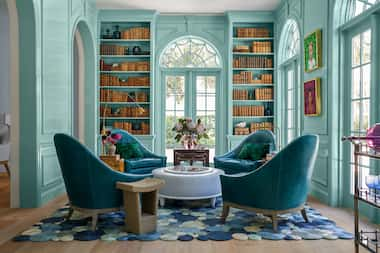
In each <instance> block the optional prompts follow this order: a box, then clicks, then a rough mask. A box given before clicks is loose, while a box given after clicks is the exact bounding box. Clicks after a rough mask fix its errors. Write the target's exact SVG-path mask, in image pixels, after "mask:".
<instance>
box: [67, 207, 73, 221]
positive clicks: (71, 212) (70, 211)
mask: <svg viewBox="0 0 380 253" xmlns="http://www.w3.org/2000/svg"><path fill="white" fill-rule="evenodd" d="M73 212H74V209H73V208H71V207H70V209H69V213H68V214H67V216H66V220H70V218H71V216H72V215H73Z"/></svg>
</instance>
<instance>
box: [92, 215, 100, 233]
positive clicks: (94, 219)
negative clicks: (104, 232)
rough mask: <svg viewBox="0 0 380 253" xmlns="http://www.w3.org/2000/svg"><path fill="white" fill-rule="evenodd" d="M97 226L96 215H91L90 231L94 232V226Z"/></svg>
mask: <svg viewBox="0 0 380 253" xmlns="http://www.w3.org/2000/svg"><path fill="white" fill-rule="evenodd" d="M97 224H98V214H97V213H94V214H93V215H92V225H91V229H92V231H95V230H96V225H97Z"/></svg>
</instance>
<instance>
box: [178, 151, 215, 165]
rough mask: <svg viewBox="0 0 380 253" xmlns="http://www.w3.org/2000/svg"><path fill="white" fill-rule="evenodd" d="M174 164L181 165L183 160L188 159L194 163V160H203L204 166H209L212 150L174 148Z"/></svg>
mask: <svg viewBox="0 0 380 253" xmlns="http://www.w3.org/2000/svg"><path fill="white" fill-rule="evenodd" d="M173 152H174V165H179V164H180V163H181V161H188V162H190V165H193V162H194V161H201V162H203V166H205V167H209V166H210V162H209V157H210V150H208V149H174V151H173Z"/></svg>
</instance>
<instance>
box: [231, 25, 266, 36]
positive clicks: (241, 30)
mask: <svg viewBox="0 0 380 253" xmlns="http://www.w3.org/2000/svg"><path fill="white" fill-rule="evenodd" d="M236 35H237V37H238V38H263V37H270V30H269V29H268V28H264V27H248V28H247V27H238V28H236Z"/></svg>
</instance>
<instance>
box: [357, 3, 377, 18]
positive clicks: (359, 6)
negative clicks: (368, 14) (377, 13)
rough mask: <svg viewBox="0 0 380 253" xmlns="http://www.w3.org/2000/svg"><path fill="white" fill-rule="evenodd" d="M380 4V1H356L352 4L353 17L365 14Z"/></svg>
mask: <svg viewBox="0 0 380 253" xmlns="http://www.w3.org/2000/svg"><path fill="white" fill-rule="evenodd" d="M377 3H380V0H355V1H353V2H352V4H353V10H354V12H353V16H352V17H356V16H358V15H360V14H361V13H363V12H364V11H366V10H368V9H370V8H371V7H373V6H374V5H375V4H377Z"/></svg>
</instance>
